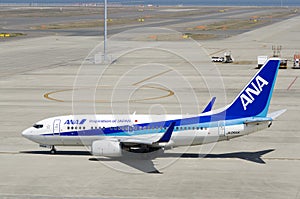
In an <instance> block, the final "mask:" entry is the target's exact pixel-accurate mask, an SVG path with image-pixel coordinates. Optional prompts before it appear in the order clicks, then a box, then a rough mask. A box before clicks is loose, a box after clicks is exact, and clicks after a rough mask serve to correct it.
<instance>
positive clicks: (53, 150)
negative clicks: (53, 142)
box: [50, 146, 56, 154]
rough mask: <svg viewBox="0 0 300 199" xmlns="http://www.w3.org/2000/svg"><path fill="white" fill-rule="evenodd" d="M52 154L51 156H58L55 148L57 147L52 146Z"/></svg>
mask: <svg viewBox="0 0 300 199" xmlns="http://www.w3.org/2000/svg"><path fill="white" fill-rule="evenodd" d="M50 153H51V154H56V148H55V146H51V150H50Z"/></svg>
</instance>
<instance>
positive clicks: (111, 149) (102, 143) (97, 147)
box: [92, 140, 122, 157]
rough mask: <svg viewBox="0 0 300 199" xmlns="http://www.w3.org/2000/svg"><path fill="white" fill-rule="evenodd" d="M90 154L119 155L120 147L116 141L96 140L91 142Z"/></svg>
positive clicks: (120, 153) (120, 154) (120, 152)
mask: <svg viewBox="0 0 300 199" xmlns="http://www.w3.org/2000/svg"><path fill="white" fill-rule="evenodd" d="M92 154H93V155H95V156H105V157H121V156H122V148H121V146H120V143H119V142H117V141H111V140H97V141H94V142H93V144H92Z"/></svg>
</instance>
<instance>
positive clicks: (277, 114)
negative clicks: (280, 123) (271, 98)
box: [268, 109, 286, 120]
mask: <svg viewBox="0 0 300 199" xmlns="http://www.w3.org/2000/svg"><path fill="white" fill-rule="evenodd" d="M285 111H286V109H282V110H279V111H275V112H272V113H269V114H268V117H270V118H272V119H273V120H275V119H276V118H277V117H279V116H280V115H281V114H283V113H284V112H285Z"/></svg>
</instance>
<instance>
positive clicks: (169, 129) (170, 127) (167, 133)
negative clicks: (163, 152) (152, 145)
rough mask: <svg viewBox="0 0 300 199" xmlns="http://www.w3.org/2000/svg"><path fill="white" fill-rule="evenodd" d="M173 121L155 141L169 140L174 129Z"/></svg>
mask: <svg viewBox="0 0 300 199" xmlns="http://www.w3.org/2000/svg"><path fill="white" fill-rule="evenodd" d="M174 126H175V122H172V123H171V124H170V126H169V127H168V129H167V130H166V132H165V133H164V134H163V136H162V137H161V138H160V139H159V140H158V141H157V142H156V143H161V142H169V141H170V139H171V136H172V133H173V130H174Z"/></svg>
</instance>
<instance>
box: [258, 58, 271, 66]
mask: <svg viewBox="0 0 300 199" xmlns="http://www.w3.org/2000/svg"><path fill="white" fill-rule="evenodd" d="M268 59H269V57H268V56H266V55H261V56H257V68H260V67H262V66H263V65H264V64H265V63H266V61H267V60H268Z"/></svg>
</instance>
